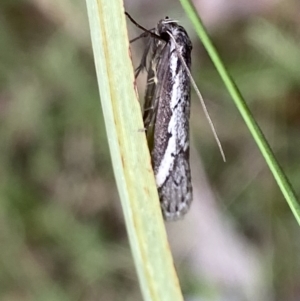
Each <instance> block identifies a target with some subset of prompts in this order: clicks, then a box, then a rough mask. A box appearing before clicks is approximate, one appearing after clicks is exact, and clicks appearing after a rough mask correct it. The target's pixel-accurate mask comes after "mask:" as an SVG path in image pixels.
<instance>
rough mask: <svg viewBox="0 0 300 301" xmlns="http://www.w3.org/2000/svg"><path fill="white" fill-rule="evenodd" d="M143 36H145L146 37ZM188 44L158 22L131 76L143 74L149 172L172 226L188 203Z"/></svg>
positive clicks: (179, 30)
mask: <svg viewBox="0 0 300 301" xmlns="http://www.w3.org/2000/svg"><path fill="white" fill-rule="evenodd" d="M146 33H147V32H146ZM191 51H192V43H191V41H190V39H189V37H188V35H187V33H186V31H185V29H184V28H183V27H182V26H180V25H178V22H177V21H174V20H172V19H169V18H168V17H166V18H165V19H163V20H161V21H159V23H158V25H157V28H156V29H155V30H152V31H151V32H148V45H147V47H146V50H145V53H144V55H143V57H142V60H141V63H140V65H139V67H138V68H137V69H136V76H137V75H138V74H139V73H140V71H142V70H144V69H145V70H147V72H148V77H147V89H146V93H145V101H144V106H143V119H144V125H145V129H146V135H147V139H148V144H149V149H150V153H151V159H152V167H153V170H154V175H155V179H156V185H157V189H158V194H159V198H160V203H161V208H162V213H163V216H164V218H165V219H166V220H177V219H179V218H181V217H182V216H183V215H184V214H185V213H186V212H187V211H188V209H189V207H190V204H191V202H192V184H191V171H190V162H189V118H190V99H191V97H190V94H191V83H190V77H189V73H188V70H187V69H190V66H191Z"/></svg>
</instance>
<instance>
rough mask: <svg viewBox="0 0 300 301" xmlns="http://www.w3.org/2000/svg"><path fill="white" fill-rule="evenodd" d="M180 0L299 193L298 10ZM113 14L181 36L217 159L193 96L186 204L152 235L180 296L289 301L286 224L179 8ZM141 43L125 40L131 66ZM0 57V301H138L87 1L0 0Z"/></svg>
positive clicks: (295, 249)
mask: <svg viewBox="0 0 300 301" xmlns="http://www.w3.org/2000/svg"><path fill="white" fill-rule="evenodd" d="M194 4H195V6H196V7H197V9H198V11H199V13H200V15H201V16H202V18H203V20H204V22H205V24H206V26H207V28H208V30H209V32H210V34H211V37H212V39H213V41H214V43H215V45H216V47H217V49H218V51H219V53H220V56H221V58H222V59H223V60H224V62H225V64H226V66H227V67H228V69H229V71H230V73H231V74H232V76H233V78H234V79H235V81H236V83H237V85H238V86H239V87H240V89H241V91H242V93H243V95H244V97H245V99H246V100H247V103H248V105H249V106H250V108H251V110H252V112H253V113H254V115H255V118H256V119H257V121H258V123H259V124H260V126H261V127H262V129H263V131H264V133H265V135H266V137H267V139H268V141H269V142H270V144H271V146H272V148H273V150H274V152H275V153H276V156H277V158H278V160H279V162H280V164H281V165H282V167H283V168H284V170H285V172H286V174H287V176H288V177H289V179H290V181H291V183H292V184H293V186H294V188H295V190H296V192H297V193H298V195H299V192H300V188H299V177H300V168H299V167H300V159H299V156H300V151H299V150H300V139H299V138H300V129H299V126H300V47H299V45H300V41H299V40H300V30H299V28H300V27H299V25H300V22H299V21H300V2H299V1H298V0H294V1H293V0H253V1H247V0H239V1H236V0H195V1H194ZM125 7H126V10H128V11H129V12H130V14H131V15H132V16H133V17H134V18H135V19H136V20H137V21H138V22H140V23H141V24H142V25H144V26H145V27H147V28H153V27H154V26H155V25H156V23H157V22H158V20H159V19H161V18H163V17H165V16H166V15H168V16H170V17H172V18H174V19H177V20H179V21H180V23H181V24H182V25H184V26H185V27H186V29H187V31H188V32H189V35H190V37H191V39H192V41H193V44H194V50H193V58H192V59H193V66H192V72H193V75H194V77H195V80H196V82H197V83H198V85H199V88H200V90H201V91H202V94H203V96H204V98H205V100H206V103H207V106H208V109H209V111H210V113H211V117H212V119H213V120H214V123H215V126H216V128H217V131H218V133H219V137H220V139H221V141H222V144H223V147H224V150H225V153H226V156H227V163H223V162H222V159H221V156H220V153H219V152H218V148H217V146H216V144H215V142H214V139H213V136H212V133H211V132H210V128H209V126H208V124H207V121H206V120H205V118H204V114H203V110H202V109H201V107H200V104H199V101H198V100H197V98H196V97H195V95H194V94H193V103H192V116H191V140H192V147H191V165H192V169H193V185H194V195H195V197H194V202H193V205H192V208H191V211H190V212H189V214H188V215H187V216H186V218H185V219H184V220H183V221H180V222H176V223H168V224H167V225H166V227H167V231H168V235H169V240H170V244H171V247H172V252H173V254H174V260H175V265H176V269H177V271H178V275H179V278H180V283H181V286H182V289H183V292H184V295H185V299H186V300H197V301H198V300H199V301H200V300H222V301H223V300H224V301H225V300H226V301H244V300H245V301H248V300H269V301H274V300H285V301H294V300H300V256H299V252H300V228H299V226H298V225H297V223H296V221H295V219H294V217H293V215H292V213H291V211H290V209H289V207H288V205H287V204H286V201H285V200H284V198H283V196H282V194H281V192H280V190H279V188H278V187H277V185H276V183H275V180H274V179H273V178H272V175H271V173H270V171H269V170H268V168H267V166H266V163H265V162H264V160H263V159H262V156H261V154H260V153H259V151H258V149H257V146H256V145H255V143H254V142H253V139H252V137H251V136H250V134H249V132H248V130H247V128H246V126H245V125H244V123H243V121H242V119H241V117H240V115H239V113H238V112H237V109H236V108H235V106H234V105H233V103H232V101H231V99H230V97H229V95H228V93H227V91H226V90H225V88H224V85H223V83H222V82H221V80H220V78H219V76H218V74H217V73H216V71H215V69H214V67H213V65H212V63H211V62H210V59H209V57H208V56H207V54H206V52H205V50H204V49H203V47H202V45H201V43H200V41H199V40H198V39H197V37H196V35H195V32H194V30H193V28H192V26H191V23H190V22H189V21H188V19H187V17H186V16H185V14H184V12H183V10H182V8H181V6H180V4H179V3H178V2H177V1H171V0H151V1H150V0H127V1H125ZM128 29H129V35H130V37H131V38H133V37H136V36H138V35H139V34H140V31H139V30H138V29H137V28H135V27H134V25H133V24H131V23H129V22H128ZM112 38H113V37H112ZM143 46H144V45H143V42H142V41H139V42H136V43H134V45H132V56H133V63H134V65H135V66H137V63H138V61H139V59H140V56H141V53H142V49H143ZM0 47H1V51H0V135H1V136H0V139H1V142H0V164H1V165H0V300H2V301H19V300H20V301H29V300H37V301H41V300H47V301H48V300H49V301H52V300H56V301H68V300H72V301H74V300H78V301H79V300H80V301H81V300H82V301H94V300H105V301H111V300H113V301H114V300H141V299H142V296H141V293H140V289H139V284H138V280H137V276H136V272H135V269H134V265H133V261H132V257H131V253H130V249H129V244H128V240H127V235H126V230H125V225H124V220H123V216H122V212H121V207H120V202H119V197H118V192H117V190H116V186H115V181H114V177H113V172H112V166H111V161H110V155H109V149H108V143H107V138H106V130H105V127H104V123H103V116H102V112H101V105H100V102H99V93H98V88H97V81H96V75H95V70H94V63H93V55H92V49H91V42H90V35H89V27H88V20H87V12H86V6H85V2H84V1H79V0H77V1H70V0H52V1H50V0H28V1H25V0H24V1H21V0H14V1H11V0H2V1H1V2H0ZM144 85H145V82H144V78H143V77H142V76H141V78H140V79H139V87H140V91H141V95H142V94H143V87H144Z"/></svg>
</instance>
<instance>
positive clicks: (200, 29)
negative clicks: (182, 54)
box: [180, 0, 300, 225]
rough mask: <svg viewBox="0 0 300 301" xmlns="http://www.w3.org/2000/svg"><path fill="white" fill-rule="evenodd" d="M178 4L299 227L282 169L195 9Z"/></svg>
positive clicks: (298, 211) (183, 1)
mask: <svg viewBox="0 0 300 301" xmlns="http://www.w3.org/2000/svg"><path fill="white" fill-rule="evenodd" d="M180 2H181V4H182V6H183V8H184V9H185V11H186V13H187V15H188V16H189V18H190V19H191V21H192V23H193V25H194V28H195V30H196V32H197V34H198V36H199V38H200V40H201V42H202V44H203V45H204V47H205V49H206V51H207V52H208V54H209V56H210V58H211V60H212V61H213V63H214V65H215V67H216V69H217V71H218V73H219V75H220V76H221V78H222V80H223V82H224V84H225V86H226V88H227V90H228V92H229V94H230V95H231V97H232V99H233V101H234V103H235V105H236V107H237V108H238V110H239V112H240V114H241V115H242V117H243V119H244V121H245V123H246V125H247V127H248V129H249V131H250V132H251V134H252V136H253V138H254V140H255V142H256V144H257V146H258V148H259V149H260V151H261V153H262V155H263V157H264V159H265V161H266V162H267V164H268V166H269V168H270V170H271V172H272V174H273V176H274V178H275V180H276V182H277V184H278V186H279V188H280V190H281V192H282V194H283V195H284V197H285V199H286V201H287V203H288V205H289V206H290V208H291V210H292V212H293V214H294V216H295V218H296V220H297V222H298V224H299V225H300V206H299V203H298V201H297V197H296V194H295V192H294V190H293V188H292V186H291V184H290V183H289V181H288V179H287V177H286V176H285V174H284V172H283V170H282V168H281V167H280V165H279V163H278V162H277V160H276V158H275V156H274V154H273V151H272V149H271V147H270V146H269V144H268V142H267V140H266V138H265V137H264V135H263V133H262V131H261V129H260V127H259V126H258V124H257V122H256V121H255V119H254V117H253V115H252V113H251V112H250V110H249V108H248V106H247V104H246V102H245V100H244V98H243V96H242V94H241V93H240V91H239V89H238V87H237V86H236V85H235V83H234V81H233V80H232V78H231V76H230V75H229V73H228V71H227V70H226V68H225V66H224V64H223V62H222V61H221V59H220V57H219V55H218V53H217V51H216V49H215V47H214V46H213V44H212V42H211V40H210V38H209V36H208V34H207V32H206V29H205V28H204V25H203V23H202V21H201V20H200V18H199V16H198V14H197V12H196V10H195V8H194V7H193V5H192V4H191V3H190V1H189V0H180Z"/></svg>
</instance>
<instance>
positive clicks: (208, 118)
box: [167, 31, 226, 162]
mask: <svg viewBox="0 0 300 301" xmlns="http://www.w3.org/2000/svg"><path fill="white" fill-rule="evenodd" d="M167 33H168V35H169V36H170V38H171V39H172V40H173V42H174V44H175V48H176V51H177V54H178V56H179V59H180V61H181V63H182V64H183V66H184V68H185V70H186V72H187V74H188V76H189V78H190V80H191V83H192V86H193V88H194V89H195V92H196V94H197V96H198V97H199V99H200V103H201V106H202V108H203V111H204V114H205V117H206V119H207V121H208V123H209V125H210V128H211V130H212V132H213V135H214V138H215V140H216V142H217V145H218V147H219V150H220V153H221V156H222V158H223V161H224V162H226V157H225V153H224V151H223V148H222V145H221V141H220V139H219V137H218V135H217V131H216V129H215V127H214V124H213V122H212V120H211V118H210V116H209V113H208V110H207V107H206V105H205V102H204V99H203V97H202V94H201V93H200V91H199V89H198V87H197V85H196V82H195V80H194V78H193V76H192V74H191V71H190V70H189V68H188V66H187V65H186V62H185V60H184V58H183V57H182V55H181V53H180V51H179V49H178V47H179V46H178V45H177V43H176V40H175V38H174V37H173V35H172V34H171V33H170V32H169V31H167Z"/></svg>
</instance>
